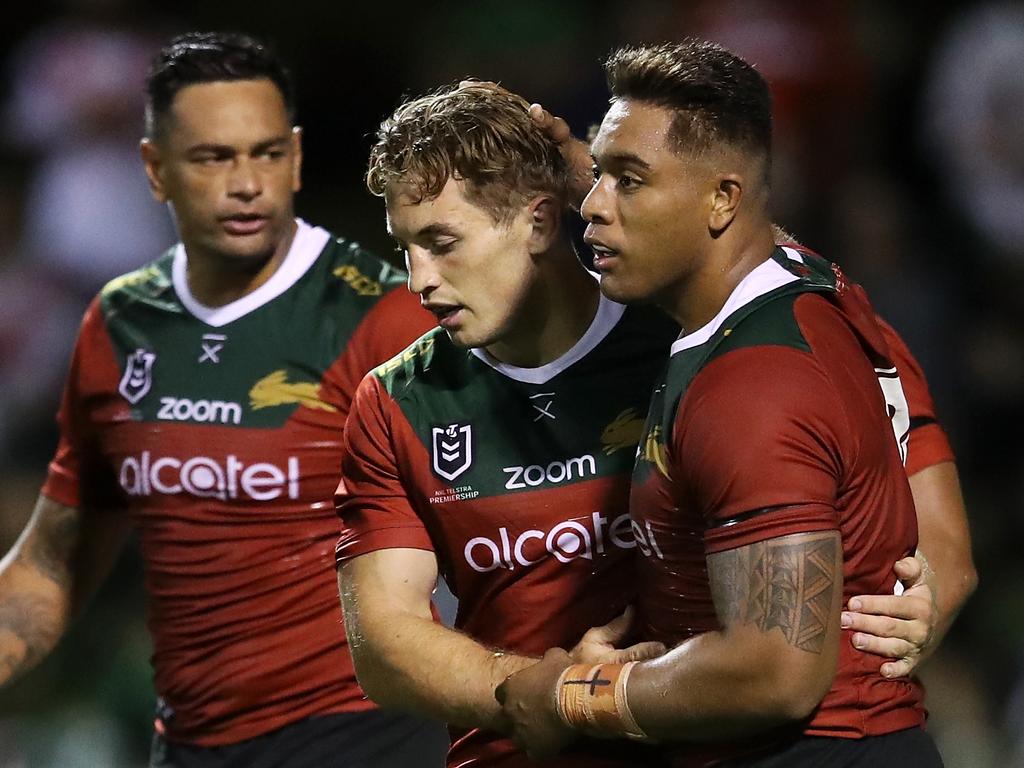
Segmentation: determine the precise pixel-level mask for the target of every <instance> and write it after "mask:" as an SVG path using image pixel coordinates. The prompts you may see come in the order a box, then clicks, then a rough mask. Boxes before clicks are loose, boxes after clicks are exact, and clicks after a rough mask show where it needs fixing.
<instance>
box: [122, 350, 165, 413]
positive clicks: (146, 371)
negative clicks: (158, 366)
mask: <svg viewBox="0 0 1024 768" xmlns="http://www.w3.org/2000/svg"><path fill="white" fill-rule="evenodd" d="M155 362H156V354H155V353H153V352H148V351H146V350H145V349H142V348H139V349H136V350H135V351H134V352H132V353H131V354H129V355H128V358H127V360H126V361H125V366H124V375H123V376H122V377H121V383H120V384H119V385H118V387H117V391H118V392H120V393H121V394H122V395H123V396H124V399H125V400H127V401H128V402H129V403H131V404H132V405H135V404H136V403H137V402H139V400H141V399H142V398H144V397H145V396H146V393H147V392H149V389H150V387H152V386H153V363H155Z"/></svg>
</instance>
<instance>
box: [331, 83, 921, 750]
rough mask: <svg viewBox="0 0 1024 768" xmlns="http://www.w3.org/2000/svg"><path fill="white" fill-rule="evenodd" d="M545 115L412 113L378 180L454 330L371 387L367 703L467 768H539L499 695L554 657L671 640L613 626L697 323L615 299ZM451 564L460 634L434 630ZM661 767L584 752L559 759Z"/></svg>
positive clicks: (351, 557) (419, 288) (428, 100)
mask: <svg viewBox="0 0 1024 768" xmlns="http://www.w3.org/2000/svg"><path fill="white" fill-rule="evenodd" d="M527 109H528V104H527V103H526V102H525V101H523V100H522V99H520V98H518V97H516V96H513V95H512V94H509V93H508V92H506V91H504V90H503V89H501V88H499V87H496V86H493V85H488V84H474V83H464V84H463V86H462V87H459V88H446V89H443V90H441V91H439V92H438V93H436V94H433V95H430V96H425V97H422V98H418V99H414V100H411V101H409V102H407V103H405V104H403V105H402V106H401V107H399V109H398V110H396V112H395V113H394V114H393V115H392V116H391V117H389V118H388V119H387V120H385V121H384V123H383V124H382V126H381V129H380V131H379V133H378V142H377V144H376V145H375V147H374V148H373V150H372V152H371V157H370V167H369V173H368V186H369V188H370V190H371V191H373V192H374V193H376V194H378V195H381V196H383V197H384V199H385V203H386V208H387V217H388V227H389V229H390V231H391V233H392V235H393V236H394V237H395V238H396V240H397V241H398V243H399V246H400V247H401V248H402V249H403V250H404V251H405V252H406V259H407V264H408V267H409V274H410V287H411V288H412V289H413V290H414V291H416V292H417V293H419V294H420V296H421V297H422V301H423V303H424V306H426V307H427V308H428V309H430V310H431V311H433V312H434V313H435V314H436V315H437V317H438V320H439V323H440V326H441V327H440V328H438V329H435V330H434V331H431V332H430V333H428V334H427V335H425V336H424V337H422V338H421V339H420V340H418V341H417V342H416V343H415V344H413V345H412V346H410V347H409V349H407V350H406V351H405V352H404V353H402V354H401V355H399V356H397V357H395V358H394V359H392V360H391V361H389V362H388V363H386V364H384V365H382V366H380V367H378V368H377V369H376V371H374V372H373V373H372V374H370V375H369V376H367V378H366V379H365V380H364V381H363V383H362V384H361V385H360V388H359V390H358V392H357V395H356V399H355V402H354V404H353V409H352V412H351V416H350V418H349V421H348V423H347V425H346V455H345V459H344V462H343V468H342V482H341V484H340V486H339V491H338V496H337V501H338V507H339V513H340V514H341V516H342V518H343V521H344V525H345V529H344V531H343V534H342V537H341V540H340V541H339V545H338V561H339V566H340V567H339V587H340V591H341V596H342V601H343V604H344V609H345V616H346V628H347V631H348V632H349V637H350V643H351V647H352V651H353V657H354V659H355V663H356V669H357V672H358V675H359V679H360V682H361V683H362V685H363V686H364V688H365V690H366V691H367V693H368V695H369V696H370V697H371V698H373V699H374V700H376V701H378V702H379V703H382V704H384V705H386V706H389V707H396V708H404V709H407V710H409V711H413V712H419V713H422V714H427V715H431V716H434V717H437V718H439V719H443V720H445V721H447V722H449V723H451V724H452V725H453V726H454V728H453V737H454V738H453V744H452V749H451V751H450V753H449V758H448V762H449V765H451V766H456V765H468V764H472V765H480V766H486V765H526V764H528V762H527V760H526V758H525V756H524V755H522V753H517V752H516V751H515V750H514V747H513V745H512V744H511V743H510V742H509V741H508V740H507V739H506V738H504V737H503V736H502V735H501V732H502V731H503V730H504V729H505V728H506V723H505V721H504V720H503V718H502V716H501V714H500V712H499V708H498V705H497V702H496V701H495V699H494V697H493V690H494V687H495V685H497V684H498V683H500V682H501V680H502V679H504V677H505V676H506V675H508V674H510V673H512V672H514V671H516V670H517V669H523V668H525V667H527V666H530V665H532V664H534V663H535V657H536V655H537V654H539V653H541V652H542V651H543V649H544V648H546V647H548V646H550V645H560V646H564V647H568V646H571V645H573V644H574V643H577V641H578V640H579V639H580V637H581V636H583V638H584V639H583V641H582V642H581V643H580V644H579V645H577V646H576V648H575V649H574V651H573V655H574V657H575V658H576V659H577V660H580V661H593V660H597V659H602V658H604V659H608V660H614V659H615V658H616V657H618V658H619V659H620V660H623V661H624V660H627V659H628V658H630V655H632V656H633V657H636V656H638V655H640V654H644V653H650V652H652V651H654V650H656V649H657V646H650V645H647V646H640V647H634V648H627V649H625V650H624V651H623V652H622V653H617V652H616V651H615V650H614V648H613V645H615V644H623V643H625V644H628V640H626V636H627V629H626V624H627V619H626V618H625V617H620V618H616V617H617V616H618V615H619V614H620V612H622V610H623V608H624V607H625V606H626V605H628V604H629V603H630V602H631V601H632V600H633V599H634V593H633V584H634V579H633V577H632V555H633V552H634V550H635V549H636V548H637V547H639V548H641V550H643V549H644V548H645V547H646V546H647V545H646V544H645V543H644V542H645V541H648V540H649V538H650V537H649V536H648V535H647V534H646V533H645V532H644V531H643V530H642V529H639V528H636V527H635V526H632V525H631V524H630V522H629V518H628V515H627V508H626V500H627V495H628V480H629V475H630V472H631V470H632V466H633V463H634V457H635V453H636V446H637V443H638V441H639V439H640V436H641V428H642V417H641V414H642V413H644V411H645V410H646V407H647V403H648V400H649V396H650V385H651V383H652V382H653V380H654V378H655V376H656V375H657V372H658V371H659V370H660V369H661V367H662V366H663V364H664V359H665V354H666V350H667V349H668V345H669V344H670V343H671V341H672V339H674V338H675V336H676V335H677V334H678V330H679V329H678V325H677V324H675V323H674V322H668V321H667V319H666V318H664V317H659V315H658V314H657V313H656V312H653V311H652V310H651V309H650V308H643V307H629V308H626V307H624V306H623V305H622V304H619V303H616V302H613V301H609V300H607V299H605V298H602V297H601V296H600V293H599V288H598V284H597V282H596V280H595V279H594V276H593V275H591V274H590V273H589V272H587V271H586V270H585V269H584V268H583V266H582V265H581V263H580V262H579V260H578V259H577V257H576V255H575V253H574V252H573V250H572V246H571V244H570V242H569V240H568V239H567V236H566V234H565V233H564V231H563V229H562V224H561V216H562V211H563V208H564V203H565V200H566V166H565V164H564V161H563V160H562V158H561V157H560V156H559V154H558V151H557V147H556V145H555V144H553V142H552V141H550V140H549V139H547V138H546V137H544V136H543V135H542V134H541V133H540V132H539V131H538V130H537V129H536V128H534V127H533V126H532V125H531V123H530V118H529V116H528V111H527ZM439 571H440V572H441V573H443V575H444V576H445V579H446V581H447V582H448V583H449V584H450V585H451V586H452V589H453V591H454V592H455V593H456V595H457V596H458V597H459V600H460V603H459V615H458V617H457V620H456V629H455V630H451V629H447V628H445V627H441V626H438V625H436V624H435V623H434V622H432V621H431V619H430V610H429V600H430V593H431V590H432V589H433V585H434V583H435V582H436V580H437V576H438V573H439ZM927 607H928V606H927V605H926V606H925V608H926V609H927ZM604 622H609V624H608V625H606V626H604V627H601V628H599V629H596V630H593V631H591V632H589V633H587V634H584V633H585V632H586V631H587V629H588V627H591V626H592V625H595V624H603V623H604ZM836 622H837V627H838V617H837V619H836ZM657 759H659V757H658V755H657V754H656V753H651V752H648V751H643V750H638V749H636V748H634V749H621V748H619V747H609V745H607V744H598V745H595V744H593V743H590V744H587V743H583V744H578V745H575V746H574V749H573V751H572V752H571V753H568V754H566V755H563V756H562V758H561V759H560V762H559V763H558V764H560V765H634V764H650V763H649V762H648V761H652V760H657Z"/></svg>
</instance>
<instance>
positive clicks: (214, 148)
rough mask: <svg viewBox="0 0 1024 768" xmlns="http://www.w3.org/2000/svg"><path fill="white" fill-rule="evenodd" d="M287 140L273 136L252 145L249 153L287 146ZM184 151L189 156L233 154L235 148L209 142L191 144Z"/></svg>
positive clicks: (285, 137) (283, 137)
mask: <svg viewBox="0 0 1024 768" xmlns="http://www.w3.org/2000/svg"><path fill="white" fill-rule="evenodd" d="M288 139H289V137H288V136H274V137H273V138H270V139H265V140H263V141H260V142H258V143H256V144H253V145H252V147H250V149H249V151H250V152H251V153H253V154H256V153H259V152H263V151H265V150H268V149H270V148H271V147H275V146H278V145H280V144H287V143H288ZM186 151H187V152H188V153H190V154H191V153H193V152H215V153H220V152H229V153H233V152H234V151H235V148H234V147H233V146H231V145H230V144H216V143H212V142H211V143H206V144H193V145H192V146H190V147H189V148H188V149H187V150H186Z"/></svg>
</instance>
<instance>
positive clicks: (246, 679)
mask: <svg viewBox="0 0 1024 768" xmlns="http://www.w3.org/2000/svg"><path fill="white" fill-rule="evenodd" d="M179 250H180V249H179ZM176 258H177V259H179V261H180V260H181V259H182V258H183V252H180V253H178V254H177V255H175V253H170V254H168V255H167V256H165V257H162V258H161V259H160V260H158V261H157V262H155V263H154V264H153V265H150V266H149V267H146V268H144V269H142V270H140V271H139V272H138V273H134V274H133V275H129V276H127V277H126V278H122V279H120V280H119V281H115V282H114V283H112V284H111V285H110V286H108V287H107V288H106V289H105V290H104V292H103V293H102V294H101V296H100V297H99V298H97V299H96V300H95V301H94V302H93V303H92V305H91V306H90V308H89V310H88V311H87V313H86V315H85V318H84V321H83V324H82V327H81V330H80V333H79V337H78V341H77V346H76V349H75V353H74V358H73V361H72V365H71V370H70V374H69V377H68V381H67V385H66V389H65V393H64V398H63V403H62V405H61V408H60V412H59V416H58V421H59V424H60V428H61V440H60V445H59V448H58V450H57V453H56V455H55V457H54V459H53V461H52V463H51V465H50V471H49V476H48V478H47V480H46V483H45V485H44V487H43V493H44V494H45V495H46V496H47V497H49V498H51V499H53V500H55V501H57V502H60V503H62V504H67V505H70V506H82V507H83V508H84V509H85V510H86V511H87V513H88V514H128V515H130V517H131V519H132V521H133V522H134V524H135V525H136V526H137V528H138V530H139V534H140V541H141V549H142V556H143V560H144V564H145V574H146V589H147V593H148V603H149V615H148V624H149V628H150V631H151V633H152V636H153V643H154V654H153V660H152V661H153V667H154V683H155V687H156V690H157V693H158V694H159V695H160V696H161V698H162V699H163V703H164V704H165V705H166V707H165V708H164V709H165V711H166V712H167V713H168V716H167V718H166V719H165V721H164V727H165V728H166V735H167V738H168V739H170V740H173V741H179V742H187V743H189V744H193V745H197V746H218V745H223V744H233V743H237V742H239V741H243V740H246V739H249V738H252V737H255V736H258V735H260V734H263V733H266V732H269V731H272V730H275V729H277V728H280V727H282V726H284V725H287V724H289V723H292V722H295V721H298V720H301V719H303V718H306V717H309V716H312V715H321V714H328V713H335V712H345V711H356V710H364V709H368V708H371V707H373V704H372V703H371V702H369V701H368V700H367V699H366V698H365V696H364V694H363V692H362V690H361V689H360V688H359V687H358V685H357V683H356V679H355V674H354V672H353V669H352V662H351V658H350V656H349V654H348V650H347V647H346V643H345V634H344V629H343V627H342V626H341V619H342V616H341V611H340V606H339V603H338V597H337V587H336V581H335V577H334V558H333V547H334V543H335V541H336V539H337V533H338V524H337V518H336V516H335V515H334V508H333V504H332V503H331V497H332V494H333V491H334V488H335V486H336V484H337V473H338V468H339V466H340V463H341V452H342V434H343V427H344V423H345V419H346V416H347V414H348V410H349V405H350V402H351V396H352V393H353V392H354V391H355V388H356V386H357V384H358V382H359V380H360V379H361V378H362V376H363V375H364V374H365V372H366V371H367V370H369V369H370V368H372V367H373V366H374V365H376V364H378V363H379V362H381V361H382V360H384V359H387V358H388V357H390V356H391V355H393V354H394V353H395V352H396V351H397V350H400V349H402V348H403V347H404V346H405V345H407V344H408V343H409V341H410V340H411V339H412V338H415V337H416V336H417V335H419V334H421V333H422V332H423V331H424V330H426V329H427V328H429V327H431V326H432V325H433V318H432V317H431V316H430V315H428V314H427V313H425V312H423V310H422V309H420V308H419V306H418V301H417V299H416V297H415V296H413V295H412V294H410V293H409V292H408V291H407V290H406V289H405V288H404V287H402V282H403V275H402V274H401V273H400V272H398V271H396V270H392V269H391V268H390V267H387V266H386V265H384V264H383V263H382V262H380V261H378V260H376V259H375V258H374V257H372V256H371V255H369V254H367V253H366V252H364V251H361V250H360V249H358V248H357V247H356V246H354V245H352V244H350V243H346V242H344V241H339V240H334V239H332V238H330V237H329V236H328V235H327V233H326V232H324V231H323V230H318V229H314V228H311V227H308V226H306V225H304V224H303V225H300V230H299V233H298V234H297V235H296V244H295V245H293V250H292V251H291V252H289V255H288V256H287V257H286V259H285V262H284V263H283V264H282V267H281V268H280V270H279V271H281V270H283V272H284V273H290V275H289V274H283V276H284V277H285V278H287V280H286V281H285V282H284V283H280V284H278V285H276V286H272V289H273V290H272V291H270V292H264V294H262V296H261V297H257V298H258V300H256V301H253V300H248V299H243V300H242V301H243V302H246V304H245V306H242V307H235V308H232V306H231V305H229V307H228V311H233V312H234V316H233V319H230V320H229V321H226V322H221V321H220V320H215V319H214V315H216V313H215V312H211V313H210V315H211V316H210V317H209V318H206V320H204V319H202V318H200V317H197V316H195V315H194V314H193V313H192V311H191V310H190V309H189V302H188V301H187V299H186V298H183V296H182V295H181V294H182V293H185V292H186V291H185V290H184V289H183V288H182V286H181V285H180V284H178V283H176V282H175V279H174V270H175V269H177V268H178V267H174V263H175V259H176ZM179 266H181V265H179ZM275 278H276V275H275ZM235 310H237V311H235ZM219 317H221V320H223V316H219ZM146 355H150V358H149V363H148V365H149V367H148V368H145V367H142V364H141V363H140V362H139V361H142V360H145V359H146ZM126 361H127V362H126ZM132 366H135V367H134V368H133V367H132ZM133 382H134V383H133Z"/></svg>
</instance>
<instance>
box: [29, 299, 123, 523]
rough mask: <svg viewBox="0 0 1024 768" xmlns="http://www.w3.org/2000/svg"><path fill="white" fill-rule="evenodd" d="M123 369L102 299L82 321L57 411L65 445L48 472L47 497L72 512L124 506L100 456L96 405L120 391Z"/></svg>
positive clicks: (58, 452) (45, 493)
mask: <svg viewBox="0 0 1024 768" xmlns="http://www.w3.org/2000/svg"><path fill="white" fill-rule="evenodd" d="M116 378H117V368H116V364H115V363H114V358H113V351H112V348H111V345H110V339H109V337H108V336H107V332H106V326H105V324H104V322H103V315H102V311H101V309H100V304H99V300H98V299H96V300H94V301H93V302H92V304H90V306H89V308H88V310H86V313H85V316H84V317H83V319H82V325H81V327H80V328H79V332H78V338H77V340H76V341H75V349H74V352H73V354H72V358H71V365H70V368H69V370H68V376H67V380H66V381H65V383H64V392H63V395H62V397H61V405H60V408H59V410H58V412H57V425H58V427H59V429H60V441H59V442H58V444H57V450H56V452H55V454H54V457H53V459H52V460H51V461H50V465H49V467H48V469H47V476H46V479H45V481H44V482H43V487H42V494H43V495H44V496H46V497H47V498H49V499H52V500H53V501H56V502H58V503H59V504H64V505H66V506H69V507H85V506H87V507H89V508H97V509H111V508H113V507H116V506H120V505H121V499H120V496H119V495H118V493H117V491H116V480H115V478H114V477H113V475H112V470H111V469H110V467H109V466H106V465H105V464H104V462H103V460H102V458H101V456H100V452H99V447H98V439H99V437H98V435H96V434H95V430H94V429H93V425H92V421H91V419H90V412H91V410H90V403H91V402H93V401H96V400H99V399H101V398H102V397H103V396H104V393H106V392H108V391H113V390H115V389H116V387H117V383H116Z"/></svg>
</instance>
